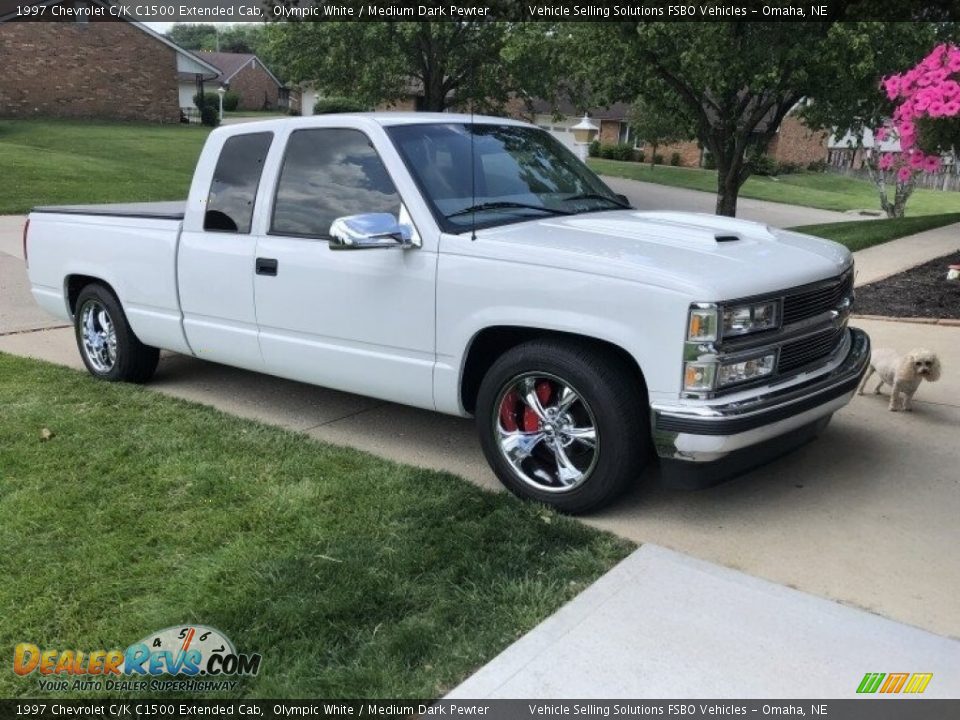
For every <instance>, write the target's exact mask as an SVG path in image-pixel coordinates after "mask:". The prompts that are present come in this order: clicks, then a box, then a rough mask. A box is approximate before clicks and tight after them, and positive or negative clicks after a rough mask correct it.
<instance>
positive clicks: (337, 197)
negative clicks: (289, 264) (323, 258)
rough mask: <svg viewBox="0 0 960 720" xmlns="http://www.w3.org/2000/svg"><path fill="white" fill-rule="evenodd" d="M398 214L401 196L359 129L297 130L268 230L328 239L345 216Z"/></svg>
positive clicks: (291, 139)
mask: <svg viewBox="0 0 960 720" xmlns="http://www.w3.org/2000/svg"><path fill="white" fill-rule="evenodd" d="M375 212H386V213H392V214H393V215H397V214H398V213H399V212H400V196H399V195H398V194H397V190H396V188H395V187H394V186H393V181H391V180H390V176H389V175H388V174H387V169H386V168H385V167H384V165H383V163H382V162H381V160H380V156H379V155H377V151H376V150H374V149H373V146H372V145H371V144H370V140H369V139H367V136H366V135H364V134H363V133H362V132H360V131H359V130H338V129H327V128H320V129H316V130H297V131H296V132H294V133H291V135H290V139H289V140H288V141H287V151H286V155H285V158H284V161H283V169H282V170H281V171H280V181H279V182H278V183H277V197H276V201H275V202H274V205H273V223H272V226H271V228H270V231H271V232H273V233H276V234H278V235H305V236H310V237H323V238H325V237H328V236H329V232H330V224H331V223H332V222H333V221H334V220H336V219H337V218H338V217H342V216H344V215H357V214H360V213H375Z"/></svg>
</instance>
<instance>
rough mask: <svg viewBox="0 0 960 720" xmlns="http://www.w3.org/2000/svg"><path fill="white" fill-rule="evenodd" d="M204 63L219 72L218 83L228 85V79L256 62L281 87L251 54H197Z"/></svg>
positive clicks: (267, 69)
mask: <svg viewBox="0 0 960 720" xmlns="http://www.w3.org/2000/svg"><path fill="white" fill-rule="evenodd" d="M197 54H198V55H199V56H200V57H201V58H203V59H204V60H205V61H206V62H208V63H210V64H211V65H214V66H215V67H216V68H217V69H218V70H219V71H220V78H219V80H220V82H221V83H228V82H230V79H231V78H232V77H233V76H234V75H236V74H237V73H238V72H240V71H241V70H243V68H245V67H246V66H247V65H249V64H250V63H251V62H256V63H258V64H259V65H260V67H261V68H263V70H264V71H265V72H266V73H267V75H269V76H270V77H271V78H273V81H274V82H275V83H276V84H277V85H278V86H279V87H283V83H282V82H280V81H279V80H278V79H277V76H276V75H274V74H273V73H272V72H270V68H268V67H267V66H266V65H264V64H263V60H261V59H260V58H258V57H257V56H256V55H254V54H253V53H226V52H206V51H204V52H200V53H197Z"/></svg>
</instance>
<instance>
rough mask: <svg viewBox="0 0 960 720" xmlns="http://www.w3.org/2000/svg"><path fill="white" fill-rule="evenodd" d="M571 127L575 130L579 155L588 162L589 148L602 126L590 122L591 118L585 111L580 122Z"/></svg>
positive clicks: (575, 142)
mask: <svg viewBox="0 0 960 720" xmlns="http://www.w3.org/2000/svg"><path fill="white" fill-rule="evenodd" d="M570 129H571V130H573V142H574V144H575V145H576V146H577V157H578V158H580V159H581V160H582V161H583V162H586V161H587V148H588V147H589V146H590V143H592V142H593V141H594V139H595V138H596V137H597V133H598V132H600V128H598V127H597V126H596V125H594V124H593V123H592V122H590V118H589V117H587V114H586V113H584V114H583V117H582V118H581V119H580V122H578V123H577V124H576V125H574V126H573V127H572V128H570Z"/></svg>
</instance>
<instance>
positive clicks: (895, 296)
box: [854, 252, 960, 319]
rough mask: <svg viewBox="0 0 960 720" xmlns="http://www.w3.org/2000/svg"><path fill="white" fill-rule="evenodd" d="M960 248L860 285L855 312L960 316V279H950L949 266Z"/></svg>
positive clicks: (957, 260) (959, 261)
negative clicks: (884, 277)
mask: <svg viewBox="0 0 960 720" xmlns="http://www.w3.org/2000/svg"><path fill="white" fill-rule="evenodd" d="M948 265H960V252H955V253H951V254H949V255H944V256H943V257H940V258H937V259H936V260H931V261H930V262H928V263H924V264H923V265H918V266H917V267H915V268H911V269H910V270H906V271H904V272H902V273H899V274H897V275H891V276H890V277H888V278H886V279H884V280H878V281H877V282H873V283H870V284H869V285H863V286H862V287H859V288H857V301H856V304H855V306H854V312H855V313H857V314H858V315H888V316H891V317H911V318H951V319H957V318H960V280H953V281H950V280H947V279H946V278H947V266H948Z"/></svg>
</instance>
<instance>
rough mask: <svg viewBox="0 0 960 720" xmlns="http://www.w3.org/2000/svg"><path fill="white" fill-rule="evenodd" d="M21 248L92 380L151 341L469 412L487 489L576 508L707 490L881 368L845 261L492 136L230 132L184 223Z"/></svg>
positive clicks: (532, 145)
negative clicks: (657, 202)
mask: <svg viewBox="0 0 960 720" xmlns="http://www.w3.org/2000/svg"><path fill="white" fill-rule="evenodd" d="M24 252H25V255H26V257H27V259H28V267H29V275H30V281H31V286H32V290H33V294H34V297H35V298H36V300H37V302H39V304H40V305H41V306H43V307H44V308H45V309H47V310H48V311H50V312H52V313H53V314H55V315H57V316H59V317H62V318H64V319H69V320H72V321H73V322H74V324H75V327H76V337H77V344H78V347H79V350H80V354H81V355H82V357H83V361H84V363H85V364H86V366H87V368H88V369H89V371H90V372H91V373H92V374H93V375H95V376H97V377H99V378H103V379H106V380H126V381H133V382H144V381H146V380H148V379H149V378H150V376H151V375H152V374H153V372H154V370H155V368H156V366H157V361H158V356H159V349H160V348H164V349H167V350H172V351H174V352H178V353H184V354H188V355H193V356H195V357H198V358H203V359H207V360H212V361H215V362H219V363H224V364H226V365H233V366H237V367H241V368H247V369H250V370H256V371H260V372H264V373H268V374H271V375H276V376H279V377H284V378H290V379H293V380H299V381H301V382H306V383H313V384H316V385H323V386H326V387H330V388H336V389H338V390H345V391H349V392H353V393H360V394H363V395H369V396H373V397H377V398H382V399H384V400H389V401H392V402H396V403H404V404H407V405H413V406H417V407H421V408H429V409H430V410H436V411H439V412H442V413H449V414H452V415H461V416H471V415H472V416H474V417H475V418H476V423H477V429H478V431H479V435H480V442H481V445H482V447H483V451H484V453H485V455H486V457H487V459H488V460H489V462H490V465H491V467H492V468H493V469H494V471H495V472H496V474H497V475H498V476H499V477H500V479H501V480H502V481H503V483H504V484H505V485H506V486H507V487H508V488H510V489H511V490H512V491H514V492H515V493H517V494H518V495H521V496H524V497H527V498H533V499H536V500H539V501H542V502H545V503H549V504H551V505H553V506H555V507H557V508H558V509H560V510H563V511H566V512H584V511H587V510H590V509H592V508H595V507H598V506H600V505H602V504H603V503H605V502H608V501H609V500H611V499H612V498H614V497H615V496H616V495H617V493H619V492H620V491H622V490H623V489H624V488H625V487H627V486H628V485H629V484H630V483H632V482H634V481H636V480H637V478H638V477H639V476H640V474H641V471H642V470H643V468H644V467H645V466H646V465H647V464H648V463H650V462H652V461H655V459H656V458H657V457H659V463H660V465H661V474H662V477H663V479H664V481H665V482H668V483H673V484H678V485H683V486H698V485H706V484H710V483H712V482H715V481H717V480H718V479H721V478H723V477H725V476H728V475H730V474H732V473H736V472H739V471H741V470H742V469H743V468H745V467H748V466H751V465H755V464H757V463H760V462H763V461H765V460H768V459H769V458H771V457H773V456H774V455H776V454H780V453H782V452H784V451H785V450H787V449H789V448H791V447H793V446H796V445H797V444H799V443H802V442H805V441H807V440H809V439H810V438H812V437H813V436H815V435H816V434H817V433H818V432H819V431H820V430H821V429H822V428H823V427H824V426H825V425H826V423H827V422H828V421H829V419H830V417H831V415H832V413H833V412H834V411H836V410H838V409H839V408H841V407H843V406H844V405H845V404H846V403H847V402H848V401H849V400H850V398H851V396H852V394H853V392H854V390H855V388H856V386H857V382H858V380H859V379H860V377H861V376H862V374H863V373H864V371H865V370H866V367H867V363H868V359H869V351H870V345H869V339H868V338H867V336H866V335H865V334H864V333H863V332H861V331H859V330H856V329H852V328H848V327H847V319H848V316H849V313H850V308H851V303H852V300H853V261H852V258H851V255H850V253H849V252H848V251H847V250H846V249H845V248H843V247H841V246H839V245H837V244H834V243H831V242H826V241H823V240H819V239H816V238H813V237H809V236H806V235H801V234H798V233H795V232H789V231H786V230H778V229H774V228H770V227H767V226H765V225H761V224H757V223H752V222H744V221H740V220H736V219H732V218H726V217H715V216H709V215H697V214H685V213H676V212H638V211H636V210H634V209H632V208H630V207H629V205H628V203H627V201H626V199H625V198H624V197H622V196H618V195H616V194H614V193H613V192H612V191H611V190H610V189H609V188H608V187H607V186H606V185H605V184H604V183H603V181H601V180H600V179H599V178H598V177H597V176H596V175H594V174H593V173H592V172H591V171H590V170H589V169H588V168H587V167H586V166H584V165H583V163H581V162H580V161H579V160H577V159H576V158H575V157H574V156H573V154H572V153H570V152H569V151H568V150H567V149H566V148H565V147H564V146H563V145H562V144H561V143H560V142H559V141H557V140H556V139H554V138H553V137H552V136H551V135H549V134H548V133H546V132H544V131H543V130H540V129H538V128H536V127H533V126H531V125H527V124H524V123H521V122H516V121H513V120H506V119H500V118H491V117H479V116H478V117H471V116H466V115H451V114H442V115H441V114H429V113H410V114H406V113H383V114H357V115H327V116H319V117H311V118H298V119H282V120H270V121H265V122H254V123H249V124H243V125H234V126H231V127H225V128H220V129H218V130H215V131H214V132H212V133H211V134H210V136H209V139H208V140H207V142H206V145H205V147H204V149H203V153H202V155H201V156H200V160H199V163H198V165H197V169H196V172H195V175H194V178H193V184H192V186H191V188H190V194H189V197H188V199H187V201H186V203H146V204H133V205H99V206H63V207H45V208H43V207H41V208H36V209H35V210H34V211H33V212H32V213H31V214H30V217H29V220H28V225H27V228H26V229H25V231H24Z"/></svg>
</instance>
